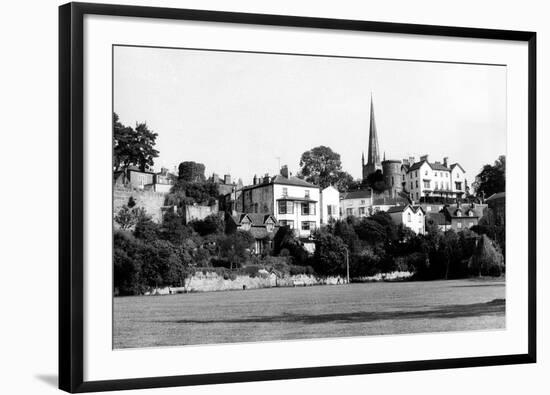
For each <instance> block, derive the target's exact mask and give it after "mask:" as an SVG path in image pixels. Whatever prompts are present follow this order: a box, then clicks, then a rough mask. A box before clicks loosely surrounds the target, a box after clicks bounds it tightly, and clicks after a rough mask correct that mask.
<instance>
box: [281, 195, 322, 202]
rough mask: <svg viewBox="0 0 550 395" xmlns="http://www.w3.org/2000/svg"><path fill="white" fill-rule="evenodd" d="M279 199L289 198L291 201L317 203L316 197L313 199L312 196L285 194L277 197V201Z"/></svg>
mask: <svg viewBox="0 0 550 395" xmlns="http://www.w3.org/2000/svg"><path fill="white" fill-rule="evenodd" d="M279 200H289V201H293V202H310V203H317V200H314V199H311V198H308V197H304V196H302V197H297V196H285V197H280V198H278V199H277V201H279Z"/></svg>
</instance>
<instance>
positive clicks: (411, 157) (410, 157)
mask: <svg viewBox="0 0 550 395" xmlns="http://www.w3.org/2000/svg"><path fill="white" fill-rule="evenodd" d="M413 163H414V156H409V164H410V165H412V164H413Z"/></svg>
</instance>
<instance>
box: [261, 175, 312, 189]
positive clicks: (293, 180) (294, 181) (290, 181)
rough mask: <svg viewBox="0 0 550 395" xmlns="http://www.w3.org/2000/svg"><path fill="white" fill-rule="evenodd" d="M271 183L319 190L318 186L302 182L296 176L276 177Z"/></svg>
mask: <svg viewBox="0 0 550 395" xmlns="http://www.w3.org/2000/svg"><path fill="white" fill-rule="evenodd" d="M271 182H272V183H273V184H281V185H294V186H297V187H306V188H319V187H318V186H317V185H313V184H311V183H309V182H307V181H305V180H302V179H301V178H298V177H296V176H290V177H288V178H287V177H284V176H281V175H279V174H278V175H276V176H275V177H273V178H272V179H271Z"/></svg>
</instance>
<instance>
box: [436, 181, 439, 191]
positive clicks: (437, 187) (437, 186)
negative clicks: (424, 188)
mask: <svg viewBox="0 0 550 395" xmlns="http://www.w3.org/2000/svg"><path fill="white" fill-rule="evenodd" d="M435 189H439V184H438V182H437V181H436V182H435Z"/></svg>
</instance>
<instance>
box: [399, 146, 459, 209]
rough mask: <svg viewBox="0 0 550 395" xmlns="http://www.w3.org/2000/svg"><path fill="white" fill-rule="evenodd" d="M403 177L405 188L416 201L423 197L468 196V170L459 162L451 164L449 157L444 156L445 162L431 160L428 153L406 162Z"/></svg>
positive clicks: (424, 198)
mask: <svg viewBox="0 0 550 395" xmlns="http://www.w3.org/2000/svg"><path fill="white" fill-rule="evenodd" d="M401 177H402V184H403V190H404V191H406V192H408V193H409V196H410V197H411V199H412V200H413V201H415V202H419V201H420V199H421V198H423V200H428V199H427V198H439V199H451V200H455V199H457V198H462V197H464V196H466V192H467V183H466V172H465V171H464V169H463V168H462V166H460V165H459V164H458V163H454V164H452V165H449V164H448V158H443V163H441V162H429V161H428V155H424V156H421V157H420V160H419V161H418V162H414V163H410V162H404V163H403V165H402V166H401Z"/></svg>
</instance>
